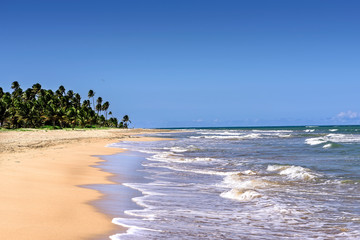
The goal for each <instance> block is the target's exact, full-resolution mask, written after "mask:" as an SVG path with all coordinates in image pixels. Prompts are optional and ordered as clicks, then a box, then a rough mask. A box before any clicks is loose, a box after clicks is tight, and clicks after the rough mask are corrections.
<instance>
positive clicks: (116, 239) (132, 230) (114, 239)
mask: <svg viewBox="0 0 360 240" xmlns="http://www.w3.org/2000/svg"><path fill="white" fill-rule="evenodd" d="M126 220H127V219H123V218H114V219H113V220H112V221H111V222H112V223H114V224H116V225H119V226H122V227H125V228H127V231H126V233H118V234H115V235H112V236H110V237H109V238H110V239H111V240H120V239H121V236H123V235H135V234H137V233H138V232H143V231H151V232H162V231H161V230H156V229H151V228H143V227H138V226H132V225H127V224H125V223H123V222H122V221H126Z"/></svg>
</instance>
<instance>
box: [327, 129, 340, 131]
mask: <svg viewBox="0 0 360 240" xmlns="http://www.w3.org/2000/svg"><path fill="white" fill-rule="evenodd" d="M338 130H339V129H329V131H330V132H336V131H338Z"/></svg>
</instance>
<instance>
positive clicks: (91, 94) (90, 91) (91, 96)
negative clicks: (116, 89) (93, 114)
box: [88, 89, 95, 110]
mask: <svg viewBox="0 0 360 240" xmlns="http://www.w3.org/2000/svg"><path fill="white" fill-rule="evenodd" d="M94 97H95V92H94V91H93V90H91V89H90V90H89V93H88V98H89V100H90V98H92V100H93V109H94V110H95V103H94Z"/></svg>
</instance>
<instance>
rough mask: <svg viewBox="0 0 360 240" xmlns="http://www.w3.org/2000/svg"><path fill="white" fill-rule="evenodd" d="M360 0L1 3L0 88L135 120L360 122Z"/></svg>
mask: <svg viewBox="0 0 360 240" xmlns="http://www.w3.org/2000/svg"><path fill="white" fill-rule="evenodd" d="M359 10H360V1H351V0H347V1H342V0H339V1H332V0H298V1H297V0H291V1H289V0H263V1H260V0H247V1H241V0H235V1H229V0H218V1H212V0H204V1H203V0H189V1H188V0H171V1H170V0H164V1H157V0H143V1H138V0H131V1H130V0H126V1H122V0H114V1H91V0H86V1H80V0H76V1H74V0H72V1H66V0H61V1H60V0H51V1H48V0H46V1H35V0H34V1H17V0H12V1H1V3H0V31H1V33H0V86H2V87H3V88H4V89H5V90H8V91H9V90H10V85H11V83H12V82H13V81H19V82H20V84H21V86H22V87H23V88H24V89H25V88H28V87H31V85H32V84H33V83H37V82H39V83H40V84H41V85H42V86H43V87H44V88H52V89H57V88H58V86H59V85H64V86H65V88H67V89H72V90H74V91H75V92H79V93H80V94H81V95H83V96H86V95H87V91H88V90H89V89H93V90H94V91H95V92H96V96H101V97H103V99H104V100H105V101H110V108H111V110H112V112H113V113H114V115H116V116H118V117H119V118H121V117H122V116H123V115H124V114H128V115H129V116H130V118H131V119H132V121H133V123H134V126H135V127H177V126H229V125H232V126H234V125H239V126H248V125H299V124H304V125H307V124H340V123H342V124H349V123H352V124H356V123H360V114H359V112H360V27H359V26H360V14H359Z"/></svg>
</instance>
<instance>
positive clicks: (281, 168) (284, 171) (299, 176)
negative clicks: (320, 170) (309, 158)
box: [266, 165, 320, 181]
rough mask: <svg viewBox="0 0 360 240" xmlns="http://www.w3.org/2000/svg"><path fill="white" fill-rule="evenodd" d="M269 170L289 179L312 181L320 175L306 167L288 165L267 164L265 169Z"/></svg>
mask: <svg viewBox="0 0 360 240" xmlns="http://www.w3.org/2000/svg"><path fill="white" fill-rule="evenodd" d="M266 170H267V171H269V172H278V174H279V175H285V176H286V177H287V178H289V179H291V180H303V181H312V180H315V179H317V178H318V177H319V176H320V175H319V174H317V173H314V172H312V171H311V170H310V169H308V168H303V167H300V166H290V165H269V166H268V167H267V169H266Z"/></svg>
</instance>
